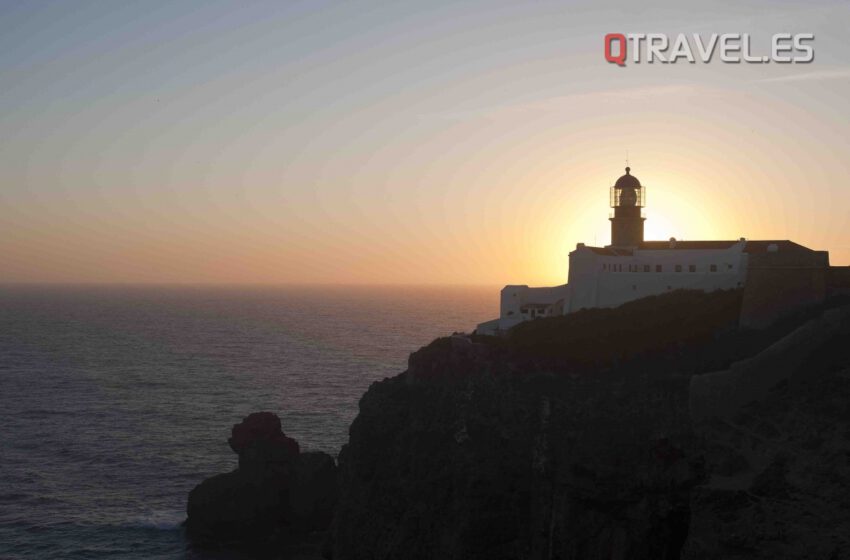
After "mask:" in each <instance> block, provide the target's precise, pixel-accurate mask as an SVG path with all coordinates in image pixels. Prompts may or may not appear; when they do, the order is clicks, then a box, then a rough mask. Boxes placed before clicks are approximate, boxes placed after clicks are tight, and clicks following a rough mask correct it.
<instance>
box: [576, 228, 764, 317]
mask: <svg viewBox="0 0 850 560" xmlns="http://www.w3.org/2000/svg"><path fill="white" fill-rule="evenodd" d="M743 248H744V243H737V244H735V245H733V246H732V247H730V248H728V249H700V250H678V249H669V250H657V251H634V253H633V255H631V256H615V255H600V254H598V253H595V252H594V251H593V250H591V249H589V248H586V247H581V246H579V247H578V248H577V249H576V250H575V251H573V252H572V253H570V281H569V285H570V287H571V298H570V304H569V312H573V311H578V310H579V309H583V308H593V307H614V306H617V305H620V304H623V303H625V302H627V301H631V300H634V299H638V298H642V297H646V296H650V295H656V294H661V293H664V292H667V291H671V290H677V289H694V290H704V291H713V290H719V289H728V288H735V287H739V286H742V285H743V284H744V281H745V278H746V272H747V255H746V254H745V253H744V252H743ZM712 265H714V267H715V268H714V269H712ZM646 267H649V270H648V271H646ZM658 267H661V271H660V272H659V271H658ZM677 267H679V268H678V269H677ZM692 267H693V269H692Z"/></svg>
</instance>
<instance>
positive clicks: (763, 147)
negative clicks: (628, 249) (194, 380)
mask: <svg viewBox="0 0 850 560" xmlns="http://www.w3.org/2000/svg"><path fill="white" fill-rule="evenodd" d="M157 6H158V7H157V8H156V9H153V10H149V13H148V12H146V13H140V12H141V11H145V10H142V7H141V6H139V7H128V6H123V7H120V8H117V9H116V11H115V12H111V13H102V12H101V10H102V8H103V5H99V6H94V5H92V6H90V7H87V8H86V9H78V10H72V9H71V8H70V7H67V6H61V5H60V6H53V7H50V8H49V9H44V10H41V11H39V12H38V13H36V12H35V11H32V12H31V11H29V10H28V9H27V8H26V7H15V8H4V9H5V10H8V11H10V12H13V13H7V14H5V16H4V17H3V18H0V21H2V24H0V26H2V27H3V28H4V29H3V31H4V33H2V34H0V36H2V39H0V43H3V44H2V45H0V46H3V47H4V48H3V49H0V51H2V52H3V53H4V54H3V55H2V57H0V76H2V78H3V83H4V84H12V86H11V87H9V88H4V91H3V92H2V93H0V108H2V111H0V115H2V116H0V133H2V137H3V138H4V140H3V142H2V143H0V180H2V184H3V189H2V191H1V192H0V232H2V236H0V263H2V265H0V281H2V282H216V283H217V282H223V283H234V282H248V283H311V282H321V283H453V284H464V283H476V284H494V285H499V284H506V283H528V284H532V285H546V284H549V285H551V284H558V283H563V282H564V281H565V280H566V275H567V253H568V252H569V251H570V250H571V249H572V248H574V246H575V244H576V243H577V242H586V243H596V244H599V245H604V244H607V243H608V242H609V236H610V233H609V224H608V220H607V218H608V187H609V186H610V185H611V184H613V182H614V180H615V179H616V178H617V177H618V176H619V175H620V174H622V172H623V169H622V168H623V167H624V160H625V157H626V152H627V151H628V154H629V159H630V164H631V167H632V170H633V174H634V175H636V176H637V177H639V178H640V180H641V181H642V183H643V184H644V185H645V186H646V190H647V198H648V204H647V217H648V220H647V222H646V228H647V237H650V238H656V239H667V238H669V237H670V236H676V237H677V238H681V239H718V238H722V239H737V238H738V237H742V236H744V237H747V238H751V239H772V238H788V239H793V240H795V241H797V242H798V243H801V244H804V245H807V246H810V247H812V248H815V249H826V250H829V251H830V254H831V261H832V263H833V264H841V265H846V264H850V227H848V225H847V223H848V220H847V217H848V211H847V209H848V208H850V188H848V187H847V183H848V176H850V174H849V173H848V171H850V115H848V109H847V102H846V100H847V99H848V98H850V67H848V66H847V65H846V63H845V62H844V60H843V53H844V52H845V49H844V47H846V45H847V39H846V31H845V29H844V25H843V22H846V21H848V16H850V8H849V7H848V5H846V4H843V3H833V2H819V3H812V4H807V5H806V6H802V5H801V6H797V5H779V7H776V6H777V5H776V4H775V3H773V4H770V6H771V11H770V12H769V14H770V15H768V16H764V13H765V12H764V8H765V6H766V4H763V3H759V2H753V3H736V4H730V5H729V6H726V7H724V8H723V9H716V11H712V8H708V7H700V8H694V7H693V6H690V7H689V6H684V5H683V4H682V3H676V4H672V3H671V4H664V3H652V2H650V3H649V4H647V6H648V8H647V9H644V10H642V11H640V12H637V11H635V9H634V8H632V7H629V6H630V5H627V4H622V5H617V4H612V6H617V7H618V9H617V10H613V9H605V8H604V7H600V5H599V4H598V3H590V2H588V3H584V4H583V3H570V4H563V3H540V4H535V5H534V6H533V7H529V6H517V5H516V4H515V3H507V2H506V3H497V2H491V3H470V4H465V5H457V4H454V3H447V4H441V3H435V4H433V5H430V6H429V7H427V8H425V7H422V8H419V9H418V10H417V11H411V10H410V9H409V7H408V9H402V8H401V7H392V8H388V7H386V6H384V7H381V8H379V7H377V6H373V5H371V4H360V3H353V4H348V5H345V6H338V7H335V8H328V9H323V10H315V11H313V10H311V9H310V8H309V7H304V6H302V5H297V6H295V5H293V6H287V7H282V6H281V7H278V8H274V9H272V8H269V7H268V6H266V7H265V9H266V10H272V12H271V13H267V12H264V11H262V10H261V9H260V8H259V7H257V6H252V7H246V8H243V9H240V10H238V11H235V12H233V13H230V12H228V10H234V8H232V7H231V8H223V7H221V6H213V5H204V4H201V5H192V9H188V8H187V6H188V5H186V6H173V5H169V4H162V5H157ZM485 8H486V9H485ZM645 8H646V6H645ZM93 11H97V12H96V13H92V12H93ZM137 11H139V12H137ZM694 21H699V22H700V23H699V25H698V26H696V24H694V23H693V22H694ZM742 22H743V23H742ZM785 30H790V31H795V32H814V33H815V35H816V42H815V50H816V60H815V62H814V63H812V64H807V65H776V64H774V65H769V64H767V65H747V64H738V65H729V64H722V63H720V62H719V61H717V60H715V61H714V62H712V63H711V64H695V65H687V64H679V65H654V66H650V65H643V66H640V65H637V66H636V65H631V66H627V67H626V68H619V67H617V66H615V65H611V64H607V63H606V62H605V60H604V58H603V56H602V37H603V36H604V34H605V33H607V32H612V31H622V32H647V31H655V32H665V33H670V34H675V33H679V32H686V33H691V32H701V33H712V32H718V33H721V32H728V31H738V32H740V31H744V32H749V33H751V34H752V35H753V37H754V38H756V39H758V40H759V41H761V43H760V44H762V47H763V46H764V44H765V42H766V41H767V42H769V37H770V35H771V34H772V33H774V32H777V31H785ZM754 40H755V39H754ZM756 43H757V44H758V41H756ZM760 48H761V47H760ZM762 50H764V49H763V48H762Z"/></svg>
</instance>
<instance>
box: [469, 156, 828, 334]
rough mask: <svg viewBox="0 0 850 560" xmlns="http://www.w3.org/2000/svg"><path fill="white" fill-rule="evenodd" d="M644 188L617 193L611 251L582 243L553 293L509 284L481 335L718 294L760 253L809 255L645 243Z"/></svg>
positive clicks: (628, 184) (620, 183)
mask: <svg viewBox="0 0 850 560" xmlns="http://www.w3.org/2000/svg"><path fill="white" fill-rule="evenodd" d="M645 199H646V197H645V191H644V187H642V186H641V184H640V181H638V179H637V177H635V176H634V175H631V170H630V168H628V167H626V174H625V175H623V176H622V177H620V178H619V179H617V182H616V183H615V184H614V186H613V187H611V207H612V208H614V212H613V215H612V217H611V218H610V220H611V245H608V246H606V247H590V246H587V245H585V244H584V243H579V244H578V245H576V249H575V251H572V252H571V253H570V255H569V258H570V268H569V278H568V282H567V283H566V284H564V285H562V286H555V287H552V288H530V287H528V286H525V285H512V286H505V287H504V288H503V289H502V293H501V310H500V314H499V318H498V319H494V320H492V321H488V322H486V323H481V324H480V325H478V328H477V329H476V332H478V333H479V334H498V333H499V332H500V331H505V330H507V329H509V328H511V327H513V326H514V325H516V324H518V323H521V322H523V321H528V320H532V319H536V318H538V317H551V316H556V315H562V314H566V313H571V312H573V311H578V310H579V309H585V308H594V307H615V306H617V305H620V304H623V303H625V302H627V301H631V300H634V299H638V298H642V297H646V296H650V295H655V294H660V293H663V292H667V291H671V290H677V289H697V290H703V291H712V290H718V289H728V288H737V287H741V286H743V285H744V282H745V281H746V276H747V268H748V261H749V257H750V255H751V254H753V253H774V252H779V251H780V250H781V251H782V252H790V253H794V254H796V253H798V252H806V253H811V250H810V249H807V248H805V247H802V246H800V245H797V244H796V243H792V242H791V241H784V240H783V241H747V240H745V239H744V238H741V239H739V240H737V241H677V240H675V239H670V240H669V241H644V239H643V222H644V220H645V219H646V218H645V217H644V216H643V206H644V201H645Z"/></svg>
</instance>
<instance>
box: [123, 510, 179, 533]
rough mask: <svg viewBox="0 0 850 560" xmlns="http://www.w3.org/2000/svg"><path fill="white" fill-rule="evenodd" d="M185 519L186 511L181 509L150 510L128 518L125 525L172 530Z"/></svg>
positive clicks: (177, 527)
mask: <svg viewBox="0 0 850 560" xmlns="http://www.w3.org/2000/svg"><path fill="white" fill-rule="evenodd" d="M185 520H186V513H185V512H183V511H152V512H150V513H147V514H144V515H140V516H138V517H134V518H132V519H130V520H129V521H128V522H127V526H129V527H135V528H143V529H157V530H160V531H174V530H176V529H179V528H180V526H181V525H182V524H183V521H185Z"/></svg>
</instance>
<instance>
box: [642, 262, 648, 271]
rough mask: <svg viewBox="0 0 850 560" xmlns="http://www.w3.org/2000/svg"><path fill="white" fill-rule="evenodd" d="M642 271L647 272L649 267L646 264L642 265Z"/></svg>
mask: <svg viewBox="0 0 850 560" xmlns="http://www.w3.org/2000/svg"><path fill="white" fill-rule="evenodd" d="M643 271H644V272H649V265H648V264H645V265H643Z"/></svg>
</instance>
